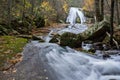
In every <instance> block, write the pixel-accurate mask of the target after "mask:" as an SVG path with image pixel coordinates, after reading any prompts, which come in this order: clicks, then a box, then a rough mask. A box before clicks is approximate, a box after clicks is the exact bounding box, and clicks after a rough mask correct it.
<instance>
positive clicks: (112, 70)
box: [16, 7, 120, 80]
mask: <svg viewBox="0 0 120 80" xmlns="http://www.w3.org/2000/svg"><path fill="white" fill-rule="evenodd" d="M77 17H80V20H81V24H76V22H75V21H76V18H77ZM67 22H70V25H69V26H68V28H64V29H58V30H52V31H51V32H50V33H49V34H48V35H47V36H45V37H44V38H43V39H44V40H45V41H46V42H45V43H39V42H38V41H32V42H30V43H29V44H28V45H27V46H26V47H25V49H24V51H23V54H24V57H23V61H22V62H21V63H20V64H19V65H17V75H16V76H17V77H16V80H46V79H48V80H120V55H110V56H111V58H108V59H107V60H104V59H102V58H100V57H97V56H94V55H90V54H87V53H84V52H80V51H76V50H73V49H71V48H69V47H64V48H63V47H61V46H59V45H57V44H53V43H49V40H50V39H51V36H52V35H51V34H52V33H53V32H57V33H58V34H60V35H61V34H62V33H64V32H71V33H75V34H79V33H82V32H83V31H85V30H86V29H87V26H86V25H85V24H83V23H84V22H85V17H84V14H83V13H82V11H80V10H79V8H75V7H71V8H70V12H69V15H68V17H67ZM89 46H90V45H89ZM89 46H88V47H89ZM83 47H84V48H85V49H86V47H87V46H83ZM88 47H87V49H88ZM97 53H98V54H101V53H100V52H96V54H97ZM119 54H120V53H119ZM43 76H45V78H44V77H43ZM46 76H47V77H46Z"/></svg>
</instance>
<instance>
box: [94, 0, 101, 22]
mask: <svg viewBox="0 0 120 80" xmlns="http://www.w3.org/2000/svg"><path fill="white" fill-rule="evenodd" d="M99 2H100V0H95V19H96V22H99V21H101V20H100V4H99Z"/></svg>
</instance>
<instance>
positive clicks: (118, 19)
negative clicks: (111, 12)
mask: <svg viewBox="0 0 120 80" xmlns="http://www.w3.org/2000/svg"><path fill="white" fill-rule="evenodd" d="M118 4H119V2H118V0H116V12H117V15H116V16H117V24H118V25H119V24H120V17H119V8H118V7H119V6H118Z"/></svg>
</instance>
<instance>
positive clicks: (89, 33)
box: [79, 21, 110, 42]
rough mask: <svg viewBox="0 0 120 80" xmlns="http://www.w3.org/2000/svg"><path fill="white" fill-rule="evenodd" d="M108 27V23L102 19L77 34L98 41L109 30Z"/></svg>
mask: <svg viewBox="0 0 120 80" xmlns="http://www.w3.org/2000/svg"><path fill="white" fill-rule="evenodd" d="M109 27H110V24H109V23H108V22H107V21H102V22H100V23H95V24H94V25H92V26H91V27H89V28H88V29H87V30H86V31H84V32H83V33H81V34H79V35H81V36H82V37H83V38H84V39H85V40H91V41H94V42H99V41H102V40H103V39H104V38H105V36H106V32H109V29H110V28H109Z"/></svg>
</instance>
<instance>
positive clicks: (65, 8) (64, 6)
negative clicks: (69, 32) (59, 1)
mask: <svg viewBox="0 0 120 80" xmlns="http://www.w3.org/2000/svg"><path fill="white" fill-rule="evenodd" d="M63 9H64V11H65V13H67V12H68V4H67V3H66V2H65V3H64V5H63Z"/></svg>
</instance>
